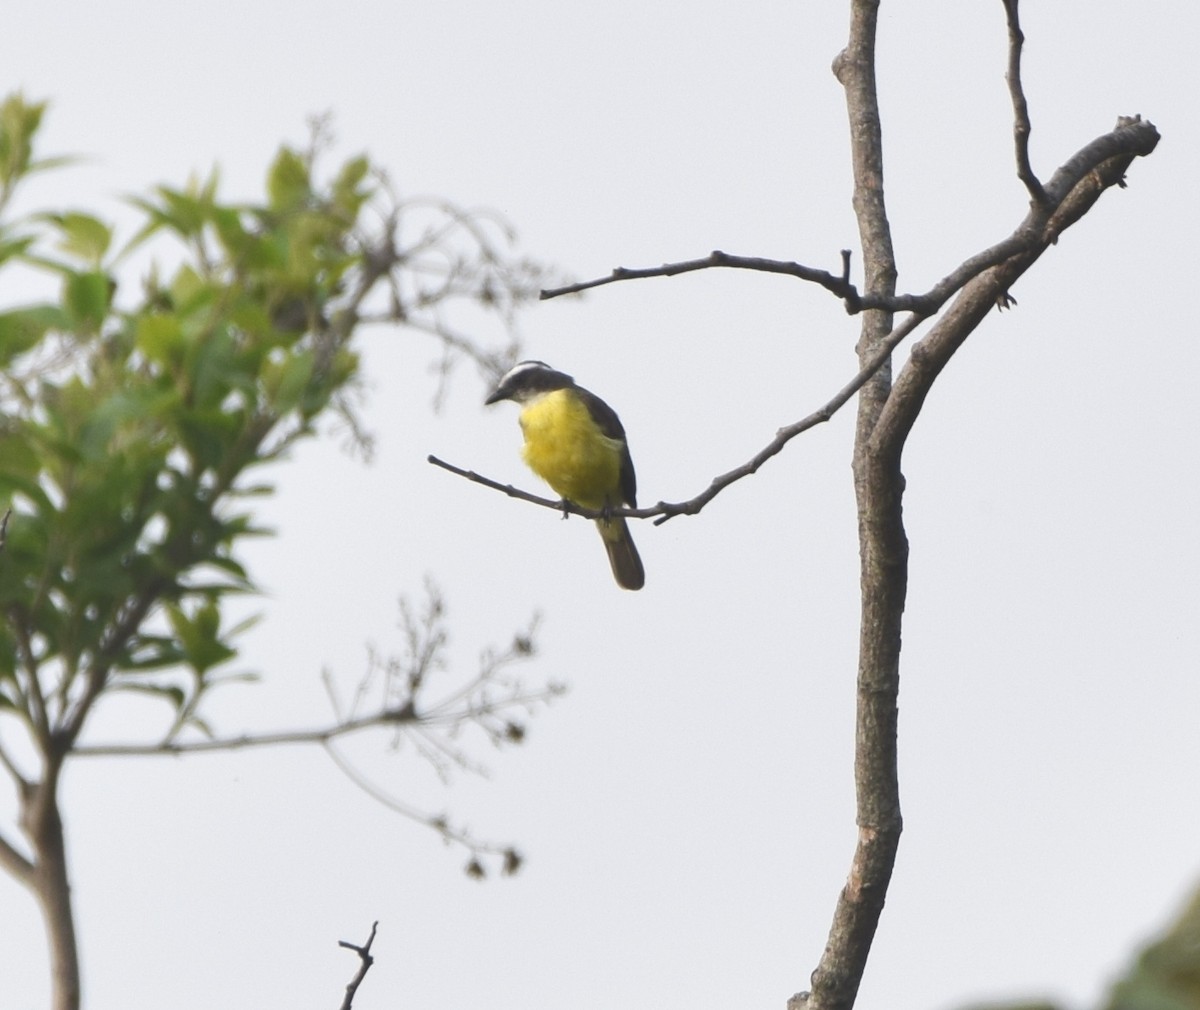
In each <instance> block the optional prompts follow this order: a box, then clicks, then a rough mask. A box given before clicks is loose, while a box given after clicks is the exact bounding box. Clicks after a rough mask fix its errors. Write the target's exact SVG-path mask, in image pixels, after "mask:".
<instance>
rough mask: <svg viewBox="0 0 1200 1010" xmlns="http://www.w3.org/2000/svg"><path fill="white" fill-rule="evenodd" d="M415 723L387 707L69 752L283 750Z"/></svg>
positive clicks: (404, 710) (408, 714) (410, 715)
mask: <svg viewBox="0 0 1200 1010" xmlns="http://www.w3.org/2000/svg"><path fill="white" fill-rule="evenodd" d="M416 720H417V715H416V713H415V712H414V711H413V709H412V706H411V705H404V706H401V707H399V708H389V709H384V710H382V711H379V712H376V713H373V714H372V715H368V716H362V717H361V718H357V719H347V720H346V721H344V722H337V723H333V724H332V725H329V726H321V727H318V728H315V729H300V730H283V731H281V732H278V733H243V734H241V735H240V736H227V737H213V738H212V739H209V740H163V741H160V742H158V743H145V744H139V743H107V744H105V743H101V744H80V745H78V746H77V747H75V749H74V750H73V751H72V753H73V754H76V755H78V756H79V757H180V756H182V755H185V754H212V753H216V752H220V751H231V750H250V749H253V748H256V747H286V746H289V745H292V744H323V745H324V744H328V743H329V742H330V741H332V740H336V739H337V738H339V737H344V736H349V735H351V734H353V733H361V732H362V731H363V730H367V729H372V728H374V727H377V726H399V725H404V724H406V723H412V722H414V721H416Z"/></svg>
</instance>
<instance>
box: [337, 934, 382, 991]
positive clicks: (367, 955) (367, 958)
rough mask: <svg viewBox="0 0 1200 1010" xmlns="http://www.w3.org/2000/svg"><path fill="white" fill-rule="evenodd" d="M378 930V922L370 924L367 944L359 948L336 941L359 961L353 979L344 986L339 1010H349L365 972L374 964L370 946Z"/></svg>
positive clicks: (344, 941) (347, 941)
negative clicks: (343, 995)
mask: <svg viewBox="0 0 1200 1010" xmlns="http://www.w3.org/2000/svg"><path fill="white" fill-rule="evenodd" d="M378 928H379V922H378V921H375V922H373V923H371V935H370V936H368V937H367V942H366V943H364V944H363V945H362V946H361V947H360V946H359V945H358V944H356V943H351V942H350V941H349V940H338V946H339V947H345V948H346V949H347V950H352V951H354V953H356V954H357V955H358V960H359V965H358V971H357V972H355V974H354V978H352V979H351V980H350V982H349V984H348V985H347V986H346V995H345V997H344V998H343V999H342V1006H341V1010H351V1007H352V1006H353V1005H354V996H355V994H356V993H357V992H358V987H359V986H360V985H362V981H363V979H364V978H366V977H367V972H368V971H370V970H371V965H373V964H374V963H375V958H374V956H373V955H372V954H371V944H373V943H374V942H375V930H377V929H378Z"/></svg>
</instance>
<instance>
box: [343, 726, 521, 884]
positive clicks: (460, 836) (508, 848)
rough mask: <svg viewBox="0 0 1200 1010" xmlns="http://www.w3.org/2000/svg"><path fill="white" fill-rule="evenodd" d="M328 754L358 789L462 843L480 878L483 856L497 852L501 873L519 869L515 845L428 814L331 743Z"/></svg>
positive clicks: (468, 868) (471, 869)
mask: <svg viewBox="0 0 1200 1010" xmlns="http://www.w3.org/2000/svg"><path fill="white" fill-rule="evenodd" d="M326 750H327V751H328V753H329V756H330V757H331V758H332V759H333V763H334V764H336V765H337V766H338V768H339V770H340V771H341V772H342V773H343V774H344V775H345V776H346V778H348V779H349V780H350V781H351V782H353V783H354V785H356V786H357V787H358V788H359V789H361V790H362V791H363V792H364V793H366V794H367V795H368V796H370V797H371V799H373V800H374V801H375V802H376V803H380V804H382V805H383V806H385V807H387V808H388V809H389V810H391V811H392V812H393V813H397V814H399V815H400V816H401V817H405V818H407V819H408V820H410V821H413V822H414V823H416V824H420V825H421V826H422V827H426V828H430V829H431V830H433V831H436V832H437V833H438V834H439V835H441V837H442V841H444V842H446V844H448V845H459V846H461V847H462V848H464V849H466V850H467V852H468V858H467V864H466V867H465V869H466V872H467V874H468V875H469V876H472V877H475V878H477V879H479V878H482V877H485V876H486V875H487V871H486V870H485V868H484V862H483V860H484V858H486V857H488V856H492V857H495V856H498V857H500V860H501V873H503V874H504V875H506V876H511V875H512V874H514V873H516V872H517V870H518V869H519V868H520V866H521V863H522V857H521V854H520V853H519V852H518V851H517V849H516V848H515V846H513V845H509V844H502V843H498V842H487V841H482V840H480V839H478V838H476V837H475V836H474V835H472V834H471V833H470V832H469V831H468V830H467V829H466V828H462V827H457V826H455V825H454V824H452V823H451V822H450V819H449V818H448V817H447V816H446V815H445V814H428V813H425V812H424V811H421V810H418V809H417V808H416V807H411V806H409V805H408V804H407V803H405V802H403V801H402V800H398V799H396V798H395V797H394V796H391V795H390V794H388V793H387V792H385V791H384V790H383V789H380V788H379V787H378V786H377V785H375V783H373V782H372V781H371V780H370V779H368V778H367V777H366V776H365V775H364V774H363V773H362V772H361V771H360V770H359V769H358V768H356V767H355V766H354V765H353V764H351V763H350V762H349V761H348V760H347V759H346V758H344V757H343V756H342V755H341V754H339V753H338V751H337V749H336V748H335V747H334V746H333V745H332V744H331V745H329V746H328V747H326Z"/></svg>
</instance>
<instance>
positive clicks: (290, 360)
mask: <svg viewBox="0 0 1200 1010" xmlns="http://www.w3.org/2000/svg"><path fill="white" fill-rule="evenodd" d="M315 365H316V358H315V357H314V356H313V352H312V351H298V352H296V353H295V354H289V355H287V357H285V358H284V359H283V360H282V361H270V360H268V361H266V362H264V363H263V376H262V381H263V388H264V389H265V390H266V393H267V400H268V402H269V403H270V404H271V409H272V410H274V411H275V412H276V413H279V414H286V413H287V412H288V411H290V410H292V409H293V408H294V407H296V405H297V404H299V403H300V401H301V399H302V398H303V397H304V395H305V393H306V392H307V390H308V384H309V382H310V381H311V380H312V375H313V368H314V367H315Z"/></svg>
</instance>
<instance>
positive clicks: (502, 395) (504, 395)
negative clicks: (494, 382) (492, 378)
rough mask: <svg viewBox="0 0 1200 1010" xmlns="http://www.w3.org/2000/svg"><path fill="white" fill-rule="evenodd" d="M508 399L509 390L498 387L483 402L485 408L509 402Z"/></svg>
mask: <svg viewBox="0 0 1200 1010" xmlns="http://www.w3.org/2000/svg"><path fill="white" fill-rule="evenodd" d="M507 399H508V390H507V389H505V388H504V387H503V386H497V387H496V388H495V389H493V390H492V391H491V392H490V393H489V394H488V398H487V399H486V400H484V401H483V405H484V406H485V407H487V406H490V405H491V404H493V403H499V402H500V401H501V400H507Z"/></svg>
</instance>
